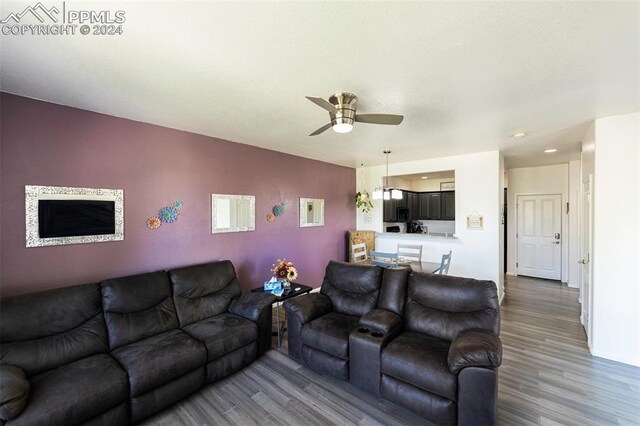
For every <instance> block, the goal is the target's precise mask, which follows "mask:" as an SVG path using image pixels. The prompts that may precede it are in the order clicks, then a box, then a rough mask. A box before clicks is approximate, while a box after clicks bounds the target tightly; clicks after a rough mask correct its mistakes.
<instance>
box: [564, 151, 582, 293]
mask: <svg viewBox="0 0 640 426" xmlns="http://www.w3.org/2000/svg"><path fill="white" fill-rule="evenodd" d="M581 191H582V184H581V180H580V160H574V161H569V230H568V232H569V239H568V243H569V254H568V268H569V276H568V279H567V284H568V285H569V287H574V288H579V287H580V281H581V277H582V268H581V265H580V264H579V263H578V261H579V260H580V259H581V258H582V256H581V253H580V199H581V197H580V193H581Z"/></svg>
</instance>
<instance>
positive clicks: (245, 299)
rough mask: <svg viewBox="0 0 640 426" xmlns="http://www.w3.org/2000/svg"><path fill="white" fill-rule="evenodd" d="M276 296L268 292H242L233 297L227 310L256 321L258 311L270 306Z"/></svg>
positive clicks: (258, 315)
mask: <svg viewBox="0 0 640 426" xmlns="http://www.w3.org/2000/svg"><path fill="white" fill-rule="evenodd" d="M275 299H276V297H275V296H274V295H273V294H270V293H257V292H256V293H244V294H242V295H240V297H237V298H235V299H233V301H232V302H231V305H229V312H231V313H232V314H236V315H240V316H241V317H244V318H246V319H248V320H251V321H254V322H255V321H258V318H259V317H260V313H261V312H262V311H263V310H264V309H265V308H267V307H270V306H271V305H272V304H273V302H274V301H275Z"/></svg>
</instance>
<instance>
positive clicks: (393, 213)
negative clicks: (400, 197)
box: [382, 199, 398, 222]
mask: <svg viewBox="0 0 640 426" xmlns="http://www.w3.org/2000/svg"><path fill="white" fill-rule="evenodd" d="M397 207H398V203H397V200H393V199H392V200H384V201H383V202H382V220H383V221H384V222H396V221H397V220H398V209H397Z"/></svg>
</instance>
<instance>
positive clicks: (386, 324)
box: [360, 309, 402, 334]
mask: <svg viewBox="0 0 640 426" xmlns="http://www.w3.org/2000/svg"><path fill="white" fill-rule="evenodd" d="M360 325H361V326H362V327H366V328H368V329H369V330H371V331H379V332H381V333H385V334H386V333H388V332H390V331H391V330H393V329H395V328H396V327H399V326H400V325H402V317H401V316H400V315H398V314H396V313H394V312H391V311H387V310H385V309H372V310H370V311H369V312H367V313H366V314H364V315H363V316H362V318H360Z"/></svg>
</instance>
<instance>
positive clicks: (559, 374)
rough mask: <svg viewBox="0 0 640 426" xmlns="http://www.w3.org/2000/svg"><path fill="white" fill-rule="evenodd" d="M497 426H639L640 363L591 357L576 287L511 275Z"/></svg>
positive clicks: (505, 310)
mask: <svg viewBox="0 0 640 426" xmlns="http://www.w3.org/2000/svg"><path fill="white" fill-rule="evenodd" d="M505 289H506V295H505V300H504V302H503V304H502V309H501V314H502V329H501V332H500V338H501V339H502V343H503V346H504V356H503V362H502V367H501V368H500V376H499V386H498V395H499V398H498V424H501V425H514V424H518V425H531V424H538V425H539V424H547V425H551V424H558V423H559V424H565V425H640V368H636V367H632V366H629V365H626V364H621V363H617V362H613V361H608V360H605V359H602V358H597V357H592V356H591V355H590V354H589V350H588V348H587V341H586V336H585V333H584V330H583V328H582V325H581V324H580V305H579V303H578V290H577V289H573V288H568V287H567V286H566V285H562V284H560V283H558V282H556V281H546V280H538V279H534V278H527V277H512V276H510V277H506V283H505Z"/></svg>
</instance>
